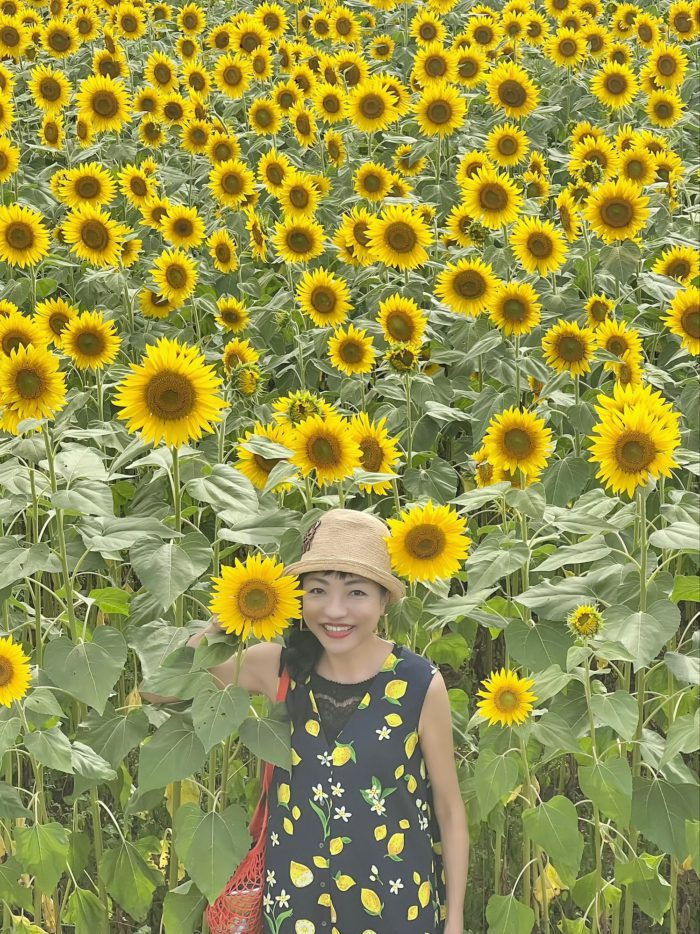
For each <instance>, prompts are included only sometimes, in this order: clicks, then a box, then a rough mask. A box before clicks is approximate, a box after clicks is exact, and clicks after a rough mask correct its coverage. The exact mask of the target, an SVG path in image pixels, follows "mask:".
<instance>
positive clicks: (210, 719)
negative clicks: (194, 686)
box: [192, 679, 250, 752]
mask: <svg viewBox="0 0 700 934" xmlns="http://www.w3.org/2000/svg"><path fill="white" fill-rule="evenodd" d="M210 681H211V679H210ZM249 710H250V694H249V693H248V692H247V691H246V690H245V689H244V688H239V687H234V686H233V685H232V684H229V685H227V687H225V688H224V689H223V690H219V689H218V688H216V687H214V686H213V685H212V684H209V685H207V686H206V687H204V688H203V689H202V690H201V691H200V692H199V693H198V694H197V695H196V697H195V699H194V701H193V703H192V722H193V723H194V729H195V732H196V734H197V736H198V737H199V738H200V740H201V741H202V744H203V746H204V749H205V750H206V752H209V750H210V749H211V748H212V746H215V745H216V744H217V743H220V742H221V740H223V739H226V737H227V736H230V735H231V733H233V732H234V730H237V729H238V728H239V726H240V725H241V723H243V721H244V720H245V718H246V717H247V716H248V711H249Z"/></svg>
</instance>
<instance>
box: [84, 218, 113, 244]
mask: <svg viewBox="0 0 700 934" xmlns="http://www.w3.org/2000/svg"><path fill="white" fill-rule="evenodd" d="M80 239H81V240H82V241H83V243H84V244H85V246H86V247H88V249H90V250H104V249H106V248H107V246H108V244H109V234H108V233H107V231H106V229H105V227H104V225H103V224H102V223H100V221H93V220H90V221H86V222H85V223H84V224H83V225H82V227H81V228H80Z"/></svg>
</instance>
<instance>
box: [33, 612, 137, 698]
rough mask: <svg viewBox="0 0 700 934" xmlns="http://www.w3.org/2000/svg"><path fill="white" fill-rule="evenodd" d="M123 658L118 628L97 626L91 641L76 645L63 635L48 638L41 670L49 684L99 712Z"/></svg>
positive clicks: (124, 650) (115, 678) (124, 643)
mask: <svg viewBox="0 0 700 934" xmlns="http://www.w3.org/2000/svg"><path fill="white" fill-rule="evenodd" d="M125 661H126V642H125V641H124V636H122V634H121V633H120V632H119V630H118V629H112V627H111V626H98V627H97V628H96V629H95V631H94V632H93V635H92V642H80V643H78V644H77V645H76V644H75V643H74V642H72V641H71V640H70V639H69V638H68V637H67V636H59V638H58V639H52V640H50V641H49V643H48V644H47V646H46V649H45V651H44V669H45V671H46V674H47V675H48V676H49V678H51V680H52V681H53V683H54V684H55V685H56V686H57V687H60V688H63V690H64V691H67V692H68V693H69V694H70V695H71V696H72V697H75V698H77V699H78V700H81V701H83V702H84V703H86V704H88V705H89V706H90V707H94V708H95V710H97V711H98V712H99V713H102V712H103V711H104V709H105V704H106V703H107V698H108V697H109V695H110V693H111V691H112V688H113V686H114V683H115V681H116V680H117V678H118V677H119V675H120V674H121V672H122V669H123V667H124V662H125Z"/></svg>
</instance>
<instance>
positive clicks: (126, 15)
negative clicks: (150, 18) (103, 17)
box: [114, 0, 146, 42]
mask: <svg viewBox="0 0 700 934" xmlns="http://www.w3.org/2000/svg"><path fill="white" fill-rule="evenodd" d="M114 27H115V31H116V33H117V34H118V35H119V36H121V37H122V38H123V39H126V40H127V41H128V42H133V41H134V40H135V39H140V38H141V37H142V36H144V35H145V34H146V14H145V13H144V11H143V10H142V9H140V8H139V7H137V6H135V5H134V4H133V3H127V2H124V0H122V2H121V3H120V4H119V6H118V7H117V10H116V12H115V18H114Z"/></svg>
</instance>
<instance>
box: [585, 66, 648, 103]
mask: <svg viewBox="0 0 700 934" xmlns="http://www.w3.org/2000/svg"><path fill="white" fill-rule="evenodd" d="M638 89H639V84H638V82H637V78H636V77H635V74H634V71H633V70H632V69H631V68H630V66H629V65H617V64H616V63H615V62H607V63H606V64H605V65H603V67H602V68H601V69H600V71H598V73H597V74H596V75H594V76H593V79H592V81H591V91H592V93H593V94H594V95H595V96H596V97H597V98H598V100H599V101H600V102H601V104H605V106H606V107H609V108H610V109H611V110H619V109H620V108H621V107H625V106H626V105H627V104H629V103H631V102H632V101H633V100H634V98H635V96H636V94H637V91H638Z"/></svg>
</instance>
